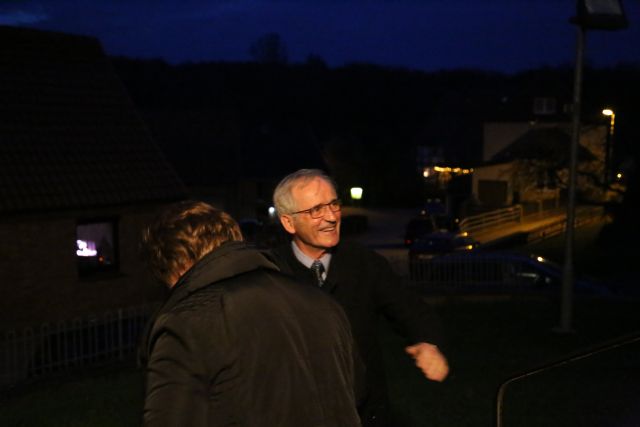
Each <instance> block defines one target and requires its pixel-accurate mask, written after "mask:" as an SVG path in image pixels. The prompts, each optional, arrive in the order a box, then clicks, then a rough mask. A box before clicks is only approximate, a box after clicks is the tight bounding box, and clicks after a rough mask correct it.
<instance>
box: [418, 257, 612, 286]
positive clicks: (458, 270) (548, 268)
mask: <svg viewBox="0 0 640 427" xmlns="http://www.w3.org/2000/svg"><path fill="white" fill-rule="evenodd" d="M410 267H411V269H410V272H411V276H412V277H411V278H412V280H413V281H414V282H416V283H424V284H426V285H428V284H437V285H439V286H449V287H463V288H465V289H474V288H475V289H488V288H500V289H512V290H559V289H560V287H561V285H562V273H563V270H562V266H561V265H559V264H557V263H555V262H553V261H552V260H549V259H547V258H544V257H542V256H539V255H536V254H526V253H519V252H508V251H482V250H480V251H466V252H455V253H449V254H446V255H441V256H435V257H431V258H428V259H426V258H423V259H418V258H414V260H413V263H412V264H410ZM574 286H575V287H574V288H575V291H576V292H577V293H583V294H592V295H611V294H612V291H611V290H610V289H609V287H608V286H606V285H605V284H603V283H599V282H597V281H595V280H592V279H590V278H588V277H583V276H576V277H575V284H574Z"/></svg>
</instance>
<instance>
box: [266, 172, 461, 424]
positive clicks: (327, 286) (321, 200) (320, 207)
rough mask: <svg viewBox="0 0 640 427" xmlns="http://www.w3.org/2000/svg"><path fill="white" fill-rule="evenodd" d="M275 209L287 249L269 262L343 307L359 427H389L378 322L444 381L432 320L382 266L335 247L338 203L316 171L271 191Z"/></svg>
mask: <svg viewBox="0 0 640 427" xmlns="http://www.w3.org/2000/svg"><path fill="white" fill-rule="evenodd" d="M273 201H274V205H275V208H276V211H277V212H278V216H279V218H280V222H281V223H282V226H283V227H284V229H285V230H286V231H287V232H288V233H289V235H290V236H291V242H288V243H286V244H284V245H281V246H278V247H276V248H273V249H272V250H271V251H270V257H271V258H272V259H273V260H274V262H275V263H276V264H277V265H278V266H279V267H280V269H281V270H282V272H284V273H286V274H288V275H290V276H292V277H295V278H297V279H298V280H299V281H301V282H304V283H307V284H309V285H312V286H316V287H320V289H322V290H324V291H325V292H327V293H328V294H330V295H332V296H333V297H334V298H335V299H336V300H337V301H338V302H339V303H340V304H341V305H342V306H343V308H344V310H345V312H346V313H347V317H348V318H349V321H350V323H351V328H352V333H353V337H354V339H355V341H356V343H357V346H358V349H359V353H360V356H361V357H362V359H363V361H364V364H365V367H366V383H367V388H368V391H369V392H368V397H367V399H366V401H365V402H364V405H363V406H362V407H361V408H360V413H361V419H362V422H363V425H365V426H391V425H393V423H392V421H391V420H390V414H389V408H388V397H387V392H386V380H385V373H384V366H383V360H382V352H381V349H380V346H379V343H378V329H377V324H378V316H379V315H382V316H384V317H385V318H386V319H387V320H388V321H389V322H390V324H391V326H392V327H393V328H394V329H395V330H396V331H398V332H399V333H400V334H401V335H403V336H404V337H405V338H406V339H407V340H408V341H409V344H410V345H408V346H407V347H406V349H405V351H406V352H407V353H408V354H409V355H410V356H411V357H413V358H414V359H415V364H416V366H417V367H418V368H419V369H420V370H421V371H422V373H423V374H424V376H425V377H426V378H428V379H430V380H433V381H443V380H444V379H445V378H446V377H447V375H448V373H449V365H448V362H447V359H446V358H445V356H444V355H443V354H442V352H441V351H440V348H439V347H438V345H441V343H442V340H441V338H440V325H439V320H438V318H437V317H436V316H435V315H434V313H433V312H432V310H431V309H430V308H429V306H428V305H427V304H426V303H424V302H423V301H421V300H420V298H419V297H418V296H415V295H413V294H411V293H409V292H408V291H407V290H406V289H404V288H403V287H402V286H401V284H400V283H399V277H398V276H397V275H396V274H395V273H394V272H393V271H392V269H391V266H390V265H389V263H388V262H387V261H386V259H385V258H383V257H382V256H381V255H379V254H377V253H375V252H374V251H372V250H369V249H367V248H365V247H363V246H360V245H358V244H356V243H353V242H346V241H344V242H343V241H340V220H341V203H340V200H339V199H338V196H337V193H336V189H335V185H334V183H333V181H332V180H331V178H329V177H328V176H327V175H325V174H324V173H323V172H322V171H320V170H317V169H301V170H299V171H297V172H294V173H292V174H290V175H288V176H286V177H285V178H283V179H282V180H281V181H280V183H279V184H278V186H277V187H276V189H275V191H274V194H273ZM312 286H309V287H312ZM436 344H438V345H436Z"/></svg>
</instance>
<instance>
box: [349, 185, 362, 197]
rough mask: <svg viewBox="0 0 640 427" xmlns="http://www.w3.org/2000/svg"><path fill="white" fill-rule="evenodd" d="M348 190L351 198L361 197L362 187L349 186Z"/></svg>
mask: <svg viewBox="0 0 640 427" xmlns="http://www.w3.org/2000/svg"><path fill="white" fill-rule="evenodd" d="M350 192H351V198H352V199H353V200H360V199H362V187H351V190H350Z"/></svg>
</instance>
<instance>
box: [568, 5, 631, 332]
mask: <svg viewBox="0 0 640 427" xmlns="http://www.w3.org/2000/svg"><path fill="white" fill-rule="evenodd" d="M570 22H571V23H573V24H575V25H576V26H577V28H578V38H577V43H576V67H575V73H574V85H573V122H572V138H571V149H570V152H569V185H568V189H567V191H568V196H567V197H568V199H567V222H566V226H565V251H564V266H563V270H562V294H561V299H562V301H561V308H560V325H559V326H558V328H557V329H556V330H557V331H558V332H561V333H569V332H571V331H572V327H571V319H572V317H573V283H574V271H573V243H574V237H573V235H574V225H575V213H576V177H577V168H578V144H579V142H580V108H581V104H580V103H581V98H582V64H583V62H584V44H585V38H586V37H585V36H586V32H587V30H610V31H611V30H620V29H622V28H626V27H627V19H626V16H625V14H624V10H623V9H622V4H621V3H620V0H578V2H577V15H576V17H574V18H572V19H571V20H570Z"/></svg>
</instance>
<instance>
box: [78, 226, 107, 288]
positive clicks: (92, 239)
mask: <svg viewBox="0 0 640 427" xmlns="http://www.w3.org/2000/svg"><path fill="white" fill-rule="evenodd" d="M115 236H116V225H115V222H114V221H95V222H83V223H79V224H78V225H77V227H76V247H75V251H76V259H77V262H78V272H79V273H80V275H81V276H87V275H91V274H94V273H99V272H103V271H112V270H115V269H116V268H117V251H116V249H117V246H116V244H117V242H116V238H115Z"/></svg>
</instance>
